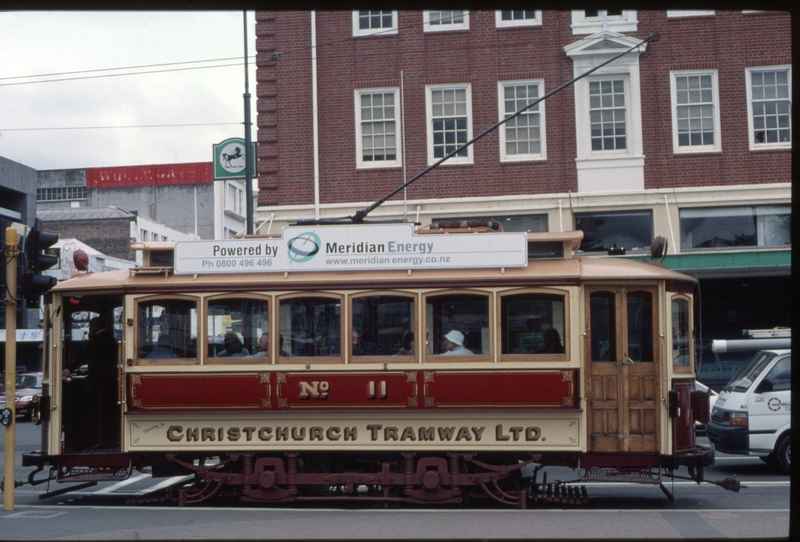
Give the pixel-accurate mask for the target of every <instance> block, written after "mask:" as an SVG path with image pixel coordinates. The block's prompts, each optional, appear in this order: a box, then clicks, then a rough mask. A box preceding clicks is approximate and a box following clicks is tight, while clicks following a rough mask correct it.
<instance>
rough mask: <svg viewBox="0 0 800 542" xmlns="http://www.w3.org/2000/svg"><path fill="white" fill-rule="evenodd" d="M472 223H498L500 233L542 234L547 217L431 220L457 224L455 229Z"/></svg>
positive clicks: (513, 216)
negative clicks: (529, 232) (531, 232)
mask: <svg viewBox="0 0 800 542" xmlns="http://www.w3.org/2000/svg"><path fill="white" fill-rule="evenodd" d="M473 221H479V222H488V221H496V222H499V223H500V227H501V228H502V231H509V232H510V231H526V232H527V231H534V232H543V231H548V228H547V215H502V214H496V215H485V216H469V217H450V218H432V219H431V223H441V224H454V225H455V224H458V226H456V227H461V224H464V225H465V226H467V227H468V226H470V223H471V222H473Z"/></svg>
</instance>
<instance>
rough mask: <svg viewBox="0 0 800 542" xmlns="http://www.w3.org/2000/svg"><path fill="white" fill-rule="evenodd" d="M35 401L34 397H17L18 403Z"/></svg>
mask: <svg viewBox="0 0 800 542" xmlns="http://www.w3.org/2000/svg"><path fill="white" fill-rule="evenodd" d="M31 401H33V395H25V396H23V397H17V403H30V402H31Z"/></svg>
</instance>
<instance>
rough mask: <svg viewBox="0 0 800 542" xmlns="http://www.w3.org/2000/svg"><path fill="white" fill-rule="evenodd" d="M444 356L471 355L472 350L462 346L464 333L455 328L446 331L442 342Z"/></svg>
mask: <svg viewBox="0 0 800 542" xmlns="http://www.w3.org/2000/svg"><path fill="white" fill-rule="evenodd" d="M442 348H444V350H445V351H444V352H443V353H442V355H444V356H472V355H473V353H472V350H470V349H469V348H466V347H465V346H464V334H463V333H461V332H460V331H457V330H455V329H453V330H451V331H449V332H447V334H446V335H445V336H444V341H443V342H442Z"/></svg>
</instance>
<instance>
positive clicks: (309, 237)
mask: <svg viewBox="0 0 800 542" xmlns="http://www.w3.org/2000/svg"><path fill="white" fill-rule="evenodd" d="M321 245H322V242H321V241H320V238H319V235H317V234H316V233H315V232H313V231H307V232H304V233H301V234H300V235H298V236H297V237H294V238H292V239H290V240H289V243H288V245H287V248H288V252H289V259H290V260H291V261H293V262H294V263H303V262H307V261H309V260H310V259H312V258H313V257H314V256H316V255H317V253H318V252H319V249H320V247H321Z"/></svg>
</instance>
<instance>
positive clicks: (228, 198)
mask: <svg viewBox="0 0 800 542" xmlns="http://www.w3.org/2000/svg"><path fill="white" fill-rule="evenodd" d="M225 185H226V186H225V210H226V211H229V212H231V213H235V214H237V215H239V216H244V213H243V212H242V211H243V209H244V188H243V187H242V184H241V183H239V182H237V181H227V182H226V183H225Z"/></svg>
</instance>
